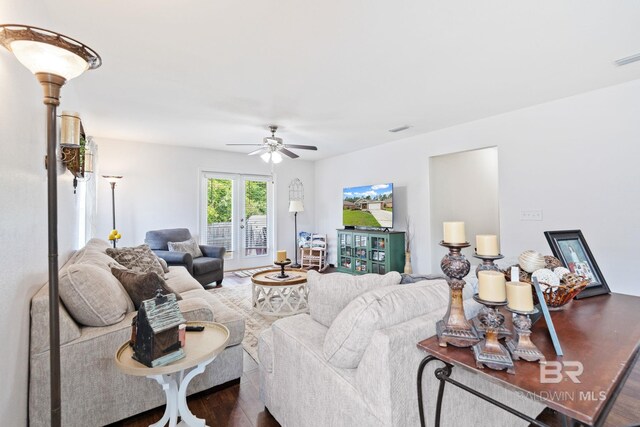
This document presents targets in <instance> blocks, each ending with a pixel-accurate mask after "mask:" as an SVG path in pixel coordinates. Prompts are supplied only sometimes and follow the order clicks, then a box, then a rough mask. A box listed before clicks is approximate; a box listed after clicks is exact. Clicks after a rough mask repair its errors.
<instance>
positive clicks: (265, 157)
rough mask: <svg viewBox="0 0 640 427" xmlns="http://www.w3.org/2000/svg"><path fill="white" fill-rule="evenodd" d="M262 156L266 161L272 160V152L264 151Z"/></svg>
mask: <svg viewBox="0 0 640 427" xmlns="http://www.w3.org/2000/svg"><path fill="white" fill-rule="evenodd" d="M260 158H261V159H262V160H263V161H264V162H265V163H269V160H271V153H269V152H267V153H263V154H261V155H260Z"/></svg>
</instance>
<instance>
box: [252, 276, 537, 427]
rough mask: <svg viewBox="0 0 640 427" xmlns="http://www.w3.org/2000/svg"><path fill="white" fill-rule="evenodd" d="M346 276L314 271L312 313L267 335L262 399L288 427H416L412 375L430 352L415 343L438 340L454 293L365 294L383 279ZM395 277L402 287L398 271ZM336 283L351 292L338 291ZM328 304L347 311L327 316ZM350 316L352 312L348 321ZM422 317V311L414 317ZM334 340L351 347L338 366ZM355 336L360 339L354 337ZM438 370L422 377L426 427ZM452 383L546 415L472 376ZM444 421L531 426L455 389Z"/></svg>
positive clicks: (470, 306) (417, 288)
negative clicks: (434, 337) (438, 327)
mask: <svg viewBox="0 0 640 427" xmlns="http://www.w3.org/2000/svg"><path fill="white" fill-rule="evenodd" d="M390 274H391V273H390ZM396 274H397V273H396ZM345 276H348V275H343V274H342V273H332V274H328V275H323V276H322V277H321V276H320V275H318V274H317V273H315V272H309V276H308V278H309V281H308V285H309V307H310V314H301V315H297V316H293V317H289V318H283V319H280V320H278V321H276V322H275V323H273V325H272V326H271V328H269V329H267V330H266V331H264V332H263V333H262V334H261V336H260V339H259V348H258V352H259V359H260V395H261V399H262V400H263V403H264V404H265V406H266V407H267V408H268V409H269V411H270V412H271V414H273V416H274V417H275V418H276V419H277V420H278V422H280V424H281V425H282V426H283V427H307V426H308V427H314V426H318V427H320V426H322V427H325V426H331V427H340V426H345V427H347V426H349V427H353V426H367V427H374V426H394V427H412V426H419V425H420V421H419V414H418V403H417V380H416V375H417V370H418V365H419V363H420V361H421V360H422V359H423V358H424V357H425V356H426V354H425V353H424V352H422V351H420V350H418V349H417V348H416V344H417V343H418V342H419V341H421V340H423V339H425V338H428V337H430V336H432V335H434V334H435V325H436V322H437V321H438V320H440V319H441V318H442V317H443V315H444V314H445V312H446V308H447V302H448V292H449V288H448V286H447V284H446V282H445V281H444V280H430V281H422V282H418V283H414V284H407V285H404V284H403V285H389V283H386V284H383V285H381V286H374V288H375V289H373V290H368V289H371V288H370V287H369V288H368V287H366V286H364V287H363V286H361V285H362V282H363V281H366V280H373V281H380V280H381V279H380V277H381V276H378V278H375V277H372V276H375V275H365V276H361V277H359V278H346V277H345ZM348 277H351V276H348ZM394 280H395V282H396V283H399V275H398V278H397V279H394ZM385 286H390V287H391V288H393V289H386V288H385ZM338 287H344V288H345V289H348V288H352V289H353V291H346V292H336V289H339V288H338ZM412 287H413V289H412ZM325 288H326V289H325ZM469 288H470V287H469ZM326 290H328V292H327V291H326ZM361 292H362V293H361ZM359 293H361V294H360V295H359V296H358V294H359ZM471 294H472V291H471V289H466V290H465V294H464V295H465V309H466V310H467V315H468V316H472V315H475V314H476V312H477V310H478V309H479V308H480V306H479V305H478V304H477V303H475V302H474V301H473V300H472V299H470V297H471ZM330 307H333V309H334V310H336V311H340V310H341V311H340V312H339V314H336V313H327V308H330ZM343 307H344V308H343ZM349 311H351V315H345V312H349ZM421 311H422V312H423V313H424V314H421V315H418V316H414V314H415V313H420V312H421ZM354 313H355V314H354ZM404 319H407V320H404ZM336 322H338V323H343V324H342V328H346V329H349V330H347V331H346V334H345V331H341V335H340V331H336V330H335V329H336ZM323 323H324V324H323ZM327 324H328V325H327ZM351 328H353V329H351ZM367 330H368V332H367ZM363 331H365V332H364V333H363ZM336 335H340V339H344V338H345V337H346V339H344V342H343V343H342V344H343V346H345V347H351V348H346V349H345V348H342V349H340V350H339V351H342V350H347V352H346V353H344V352H343V353H342V354H341V357H342V360H340V358H338V359H336V357H335V356H336V354H338V352H336V351H335V349H336ZM354 335H358V336H357V337H356V339H355V341H354V340H352V338H353V337H354ZM349 340H351V342H350V343H349ZM339 343H340V341H339V340H338V344H339ZM363 349H364V351H363ZM327 350H329V352H328V351H327ZM460 351H469V350H465V349H461V350H460ZM360 354H361V357H360ZM354 355H355V357H354ZM327 356H329V357H327ZM343 356H344V357H343ZM358 358H359V360H358ZM354 362H355V363H354ZM336 365H339V366H343V367H338V366H336ZM436 365H437V363H430V364H429V365H428V366H427V369H426V370H425V372H424V382H423V384H424V390H423V391H424V400H425V402H424V403H425V410H426V420H427V425H433V420H434V416H435V401H436V395H437V387H438V381H437V380H436V379H435V378H434V375H433V371H434V369H435V368H436ZM344 366H350V367H344ZM452 378H454V379H456V380H458V381H460V382H462V383H464V384H467V385H469V386H471V387H473V388H475V389H478V390H481V391H483V392H485V393H487V394H488V395H490V396H492V397H494V398H496V399H498V400H500V401H502V402H505V403H507V404H509V405H510V406H512V407H514V408H517V409H519V410H520V411H522V412H524V413H526V414H528V415H530V416H533V417H535V416H537V415H538V414H539V413H540V412H541V411H542V410H543V409H544V406H542V405H541V404H539V403H537V402H534V401H532V400H529V399H527V398H525V397H523V396H520V395H518V394H515V393H512V392H508V391H506V390H505V389H502V388H500V387H499V386H496V385H494V384H490V383H487V382H486V381H484V380H483V379H481V378H480V377H479V376H478V375H476V374H473V373H470V372H468V371H463V370H462V369H454V371H453V375H452ZM442 425H446V426H468V425H474V426H483V425H486V426H492V427H494V426H505V427H511V426H517V425H527V423H526V422H523V421H522V420H520V419H519V418H516V417H514V416H512V415H510V414H508V413H506V412H504V411H502V410H499V409H498V408H496V407H494V406H492V405H490V404H488V403H486V402H484V401H482V400H480V399H478V398H476V397H474V396H472V395H470V394H468V393H466V392H465V391H462V390H460V389H457V388H455V387H453V386H450V385H449V386H447V388H446V392H445V396H444V404H443V416H442Z"/></svg>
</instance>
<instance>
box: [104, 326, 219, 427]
mask: <svg viewBox="0 0 640 427" xmlns="http://www.w3.org/2000/svg"><path fill="white" fill-rule="evenodd" d="M187 325H189V326H204V330H203V331H201V332H187V338H186V345H185V346H184V347H183V350H184V352H185V354H186V356H185V357H184V358H182V359H180V360H176V361H175V362H173V363H170V364H168V365H164V366H158V367H155V368H149V367H148V366H145V365H143V364H142V363H140V362H138V361H136V360H134V359H133V358H132V357H131V356H132V355H133V349H132V348H131V346H130V345H129V342H128V341H127V342H126V343H124V344H122V345H121V346H120V348H119V349H118V351H117V352H116V356H115V361H116V366H117V367H118V369H120V371H122V372H124V373H125V374H128V375H136V376H141V377H147V378H150V379H153V380H155V381H157V382H158V384H160V385H161V386H162V389H163V390H164V393H165V395H166V398H167V408H166V409H165V411H164V415H163V416H162V418H161V419H160V421H158V422H156V423H154V424H151V426H149V427H162V426H164V425H166V424H167V422H169V425H170V426H176V425H177V426H189V427H206V424H205V420H203V419H200V418H196V417H195V416H194V415H193V414H192V413H191V411H189V407H188V406H187V386H188V385H189V382H191V380H192V379H193V378H194V377H195V376H196V375H198V374H201V373H202V372H203V371H204V369H205V367H206V366H207V365H208V364H209V363H211V362H213V360H214V359H215V358H216V356H217V355H218V354H220V353H222V351H223V350H224V349H225V348H226V346H227V342H228V341H229V330H228V329H227V328H226V327H225V326H224V325H221V324H219V323H212V322H187ZM187 371H188V373H186V372H187ZM185 373H186V375H185ZM178 416H179V417H181V419H182V420H181V421H180V423H179V424H177V422H178Z"/></svg>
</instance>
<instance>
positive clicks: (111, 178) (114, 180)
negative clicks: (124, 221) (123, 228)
mask: <svg viewBox="0 0 640 427" xmlns="http://www.w3.org/2000/svg"><path fill="white" fill-rule="evenodd" d="M102 177H103V178H104V179H106V180H107V181H108V182H109V184H111V218H112V219H113V228H112V229H111V235H109V239H110V240H111V242H112V243H113V247H114V248H115V247H116V241H117V240H118V237H117V236H118V234H117V233H118V229H117V228H116V183H117V182H119V181H120V180H121V179H122V175H102ZM114 233H116V234H114Z"/></svg>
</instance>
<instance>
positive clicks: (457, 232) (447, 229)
mask: <svg viewBox="0 0 640 427" xmlns="http://www.w3.org/2000/svg"><path fill="white" fill-rule="evenodd" d="M443 225H444V239H443V240H444V242H445V243H465V242H466V241H467V236H466V235H465V232H464V222H462V221H450V222H445V223H443Z"/></svg>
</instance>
